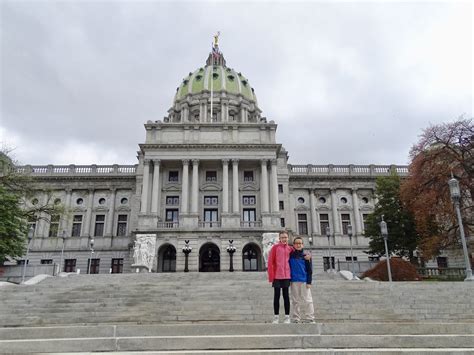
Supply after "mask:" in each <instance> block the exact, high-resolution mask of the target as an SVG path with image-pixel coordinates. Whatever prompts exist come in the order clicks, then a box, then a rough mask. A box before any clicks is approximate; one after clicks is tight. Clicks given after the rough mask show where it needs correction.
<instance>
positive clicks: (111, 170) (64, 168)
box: [17, 164, 138, 176]
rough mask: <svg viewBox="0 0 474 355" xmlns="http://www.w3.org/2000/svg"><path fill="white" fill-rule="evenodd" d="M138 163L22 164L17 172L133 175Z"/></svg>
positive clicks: (57, 174) (38, 174)
mask: <svg viewBox="0 0 474 355" xmlns="http://www.w3.org/2000/svg"><path fill="white" fill-rule="evenodd" d="M137 166H138V165H136V164H135V165H118V164H114V165H95V164H93V165H23V166H19V167H17V172H18V173H24V174H31V175H33V176H42V175H43V176H66V175H69V176H70V175H75V176H78V175H79V176H84V175H108V176H110V175H120V176H124V175H135V173H136V170H137Z"/></svg>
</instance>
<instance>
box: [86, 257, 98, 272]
mask: <svg viewBox="0 0 474 355" xmlns="http://www.w3.org/2000/svg"><path fill="white" fill-rule="evenodd" d="M99 264H100V259H88V260H87V273H88V274H98V273H99ZM89 266H90V268H91V269H90V272H89Z"/></svg>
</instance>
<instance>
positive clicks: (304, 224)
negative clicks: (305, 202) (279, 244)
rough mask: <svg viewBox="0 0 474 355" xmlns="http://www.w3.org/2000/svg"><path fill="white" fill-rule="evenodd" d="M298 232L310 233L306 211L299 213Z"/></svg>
mask: <svg viewBox="0 0 474 355" xmlns="http://www.w3.org/2000/svg"><path fill="white" fill-rule="evenodd" d="M298 233H299V234H300V235H307V234H308V219H307V216H306V213H298Z"/></svg>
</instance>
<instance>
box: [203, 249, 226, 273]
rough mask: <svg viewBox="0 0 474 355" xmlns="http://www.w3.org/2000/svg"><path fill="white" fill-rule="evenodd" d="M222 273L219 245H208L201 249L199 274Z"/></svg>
mask: <svg viewBox="0 0 474 355" xmlns="http://www.w3.org/2000/svg"><path fill="white" fill-rule="evenodd" d="M219 271H221V257H220V251H219V248H218V247H217V245H215V244H214V243H206V244H204V245H203V246H202V247H201V249H199V272H219Z"/></svg>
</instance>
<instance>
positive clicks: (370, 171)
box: [288, 164, 408, 176]
mask: <svg viewBox="0 0 474 355" xmlns="http://www.w3.org/2000/svg"><path fill="white" fill-rule="evenodd" d="M288 169H289V171H290V174H291V175H319V176H388V175H390V174H391V172H396V173H397V174H398V175H400V176H408V166H406V165H353V164H351V165H333V164H329V165H311V164H308V165H293V164H288Z"/></svg>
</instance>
